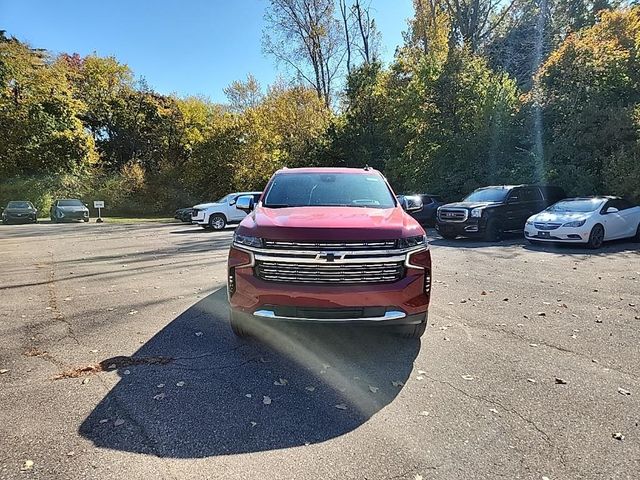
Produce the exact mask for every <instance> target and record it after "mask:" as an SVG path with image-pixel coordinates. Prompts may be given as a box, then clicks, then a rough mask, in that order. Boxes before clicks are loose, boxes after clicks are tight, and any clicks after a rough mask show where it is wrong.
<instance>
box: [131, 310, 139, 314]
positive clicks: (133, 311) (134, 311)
mask: <svg viewBox="0 0 640 480" xmlns="http://www.w3.org/2000/svg"><path fill="white" fill-rule="evenodd" d="M136 313H138V311H137V310H131V311H130V312H129V315H135V314H136Z"/></svg>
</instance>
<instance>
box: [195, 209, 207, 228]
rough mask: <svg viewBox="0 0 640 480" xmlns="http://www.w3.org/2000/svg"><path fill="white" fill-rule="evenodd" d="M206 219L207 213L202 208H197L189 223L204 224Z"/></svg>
mask: <svg viewBox="0 0 640 480" xmlns="http://www.w3.org/2000/svg"><path fill="white" fill-rule="evenodd" d="M207 221H208V218H207V214H206V213H205V211H204V210H198V211H197V212H196V213H195V215H191V223H192V224H193V225H206V224H207Z"/></svg>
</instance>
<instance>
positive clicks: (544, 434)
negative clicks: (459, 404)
mask: <svg viewBox="0 0 640 480" xmlns="http://www.w3.org/2000/svg"><path fill="white" fill-rule="evenodd" d="M423 375H424V376H425V378H428V379H429V380H431V381H432V382H435V383H440V384H442V385H446V386H447V387H449V388H451V389H453V390H455V391H456V392H458V393H461V394H462V395H464V396H465V397H467V398H471V399H474V400H480V401H483V402H485V403H488V404H491V405H495V406H498V407H500V408H502V409H503V410H504V411H506V412H508V413H511V414H512V415H515V416H517V417H518V418H520V419H521V420H522V421H523V422H525V423H526V424H527V425H530V426H531V427H533V429H534V430H536V431H537V432H538V433H539V434H540V435H541V436H542V438H543V439H544V440H545V442H546V443H547V445H549V447H551V448H552V449H553V450H555V451H556V452H557V453H558V455H559V458H560V463H562V465H563V466H564V467H565V468H566V467H567V463H566V460H565V458H564V454H563V452H562V451H561V450H560V449H559V448H558V446H557V445H556V444H555V443H554V442H553V440H552V439H551V437H550V436H549V434H548V433H547V432H545V431H544V430H543V429H542V428H540V427H539V426H538V424H537V423H536V422H535V421H533V420H531V419H530V418H527V417H525V416H524V415H523V414H522V413H520V412H519V411H518V410H516V409H514V408H508V407H506V406H505V405H503V404H502V403H500V402H498V401H496V400H493V399H491V398H488V397H485V396H484V395H475V394H473V393H469V392H467V391H466V390H464V389H463V388H460V387H458V386H456V385H454V384H453V383H451V382H448V381H446V380H441V379H439V378H434V377H431V376H429V375H425V374H423Z"/></svg>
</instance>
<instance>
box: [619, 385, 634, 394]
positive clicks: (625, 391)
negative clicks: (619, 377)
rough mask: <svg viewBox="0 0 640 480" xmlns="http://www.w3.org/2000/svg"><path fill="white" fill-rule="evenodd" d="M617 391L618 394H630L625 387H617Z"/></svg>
mask: <svg viewBox="0 0 640 480" xmlns="http://www.w3.org/2000/svg"><path fill="white" fill-rule="evenodd" d="M618 393H619V394H620V395H631V392H630V391H629V390H627V389H626V388H622V387H618Z"/></svg>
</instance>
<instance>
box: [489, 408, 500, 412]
mask: <svg viewBox="0 0 640 480" xmlns="http://www.w3.org/2000/svg"><path fill="white" fill-rule="evenodd" d="M489 411H490V412H491V413H498V410H496V409H495V408H490V409H489Z"/></svg>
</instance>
